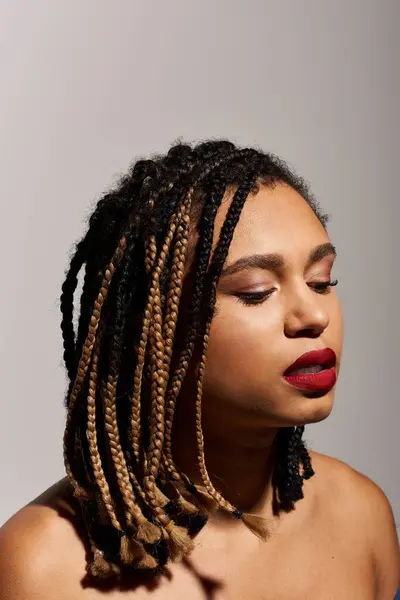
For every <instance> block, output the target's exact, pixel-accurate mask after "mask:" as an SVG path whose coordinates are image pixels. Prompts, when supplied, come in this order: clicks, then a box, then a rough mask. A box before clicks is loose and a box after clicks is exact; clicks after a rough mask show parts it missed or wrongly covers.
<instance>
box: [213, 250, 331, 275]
mask: <svg viewBox="0 0 400 600" xmlns="http://www.w3.org/2000/svg"><path fill="white" fill-rule="evenodd" d="M332 254H333V256H334V257H336V256H337V253H336V248H335V246H334V245H333V244H331V243H329V242H327V243H325V244H321V245H319V246H317V247H316V248H314V249H313V250H311V252H310V254H309V256H308V259H307V264H306V269H308V268H309V267H311V266H312V265H313V264H315V263H317V262H319V261H320V260H322V259H323V258H325V257H327V256H331V255H332ZM284 267H285V259H284V257H283V256H282V254H276V253H273V254H252V255H250V256H243V257H242V258H239V259H238V260H236V261H235V262H234V263H232V264H231V265H228V266H227V267H225V269H224V270H223V271H222V273H221V277H220V279H222V277H227V276H228V275H235V274H236V273H239V272H240V271H244V270H246V269H264V270H267V271H279V270H281V269H283V268H284Z"/></svg>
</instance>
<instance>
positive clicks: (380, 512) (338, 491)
mask: <svg viewBox="0 0 400 600" xmlns="http://www.w3.org/2000/svg"><path fill="white" fill-rule="evenodd" d="M310 455H311V459H312V463H313V467H314V470H315V472H316V477H315V478H316V480H318V479H319V486H320V489H321V496H322V497H323V498H324V499H326V501H327V504H328V505H329V507H330V509H331V510H334V511H337V515H338V517H339V518H340V522H341V523H342V525H343V526H344V527H347V526H349V528H351V530H352V531H355V532H358V536H359V541H360V542H362V543H363V544H365V545H366V547H367V548H368V549H369V551H370V555H371V557H372V560H373V564H374V568H375V574H376V579H377V587H378V589H379V590H383V591H382V592H379V596H378V598H380V597H382V598H386V597H388V598H389V597H390V594H391V593H392V591H393V590H395V591H397V587H398V586H399V585H400V550H399V540H398V535H397V529H396V523H395V519H394V514H393V510H392V507H391V505H390V502H389V500H388V498H387V496H386V494H385V493H384V491H383V490H382V489H381V488H380V487H379V486H378V485H377V484H376V483H375V482H374V481H372V480H371V479H370V478H369V477H367V476H366V475H364V474H362V473H360V472H359V471H357V470H356V469H353V468H352V467H350V466H349V465H348V464H346V463H345V462H343V461H341V460H338V459H335V458H332V457H329V456H326V455H324V454H320V453H318V452H310ZM394 593H395V592H394ZM385 594H386V595H385ZM393 595H394V594H393Z"/></svg>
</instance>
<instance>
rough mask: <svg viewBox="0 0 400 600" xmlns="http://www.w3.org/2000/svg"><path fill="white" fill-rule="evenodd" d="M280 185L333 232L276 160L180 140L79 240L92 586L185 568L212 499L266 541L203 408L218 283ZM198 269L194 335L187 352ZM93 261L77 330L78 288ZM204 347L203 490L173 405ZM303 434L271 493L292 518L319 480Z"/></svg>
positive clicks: (295, 432) (81, 415)
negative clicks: (268, 192)
mask: <svg viewBox="0 0 400 600" xmlns="http://www.w3.org/2000/svg"><path fill="white" fill-rule="evenodd" d="M280 182H281V183H285V184H287V185H289V186H291V187H292V188H294V189H295V190H296V191H298V192H299V193H300V194H301V195H302V196H303V198H304V199H305V200H306V201H307V202H308V203H309V204H310V206H311V207H312V209H313V210H314V212H315V214H316V215H317V217H318V218H319V220H320V221H321V223H322V224H323V225H324V226H325V225H326V221H327V217H326V216H324V215H322V214H321V213H320V211H319V207H318V204H317V203H316V201H315V199H314V198H313V197H312V196H311V195H310V192H309V190H308V187H307V185H306V184H305V182H304V181H303V180H302V179H301V178H299V177H298V176H297V175H296V174H295V173H293V172H292V171H291V170H290V169H289V168H288V166H287V165H286V164H285V163H284V162H283V161H282V160H280V159H279V158H277V157H276V156H274V155H271V154H265V153H263V152H261V151H259V150H256V149H252V148H244V149H243V148H238V147H236V146H235V145H234V144H232V143H230V142H228V141H209V142H205V143H201V144H198V145H196V146H190V145H187V144H183V143H179V144H177V145H175V146H173V147H172V148H171V149H170V150H169V152H168V153H167V154H166V155H164V156H161V155H157V156H155V157H153V158H152V159H151V160H139V161H138V162H136V163H135V164H134V165H133V167H132V168H131V170H130V171H129V173H128V174H127V175H125V176H124V177H123V178H122V179H121V181H120V182H119V184H118V185H117V186H116V188H115V189H114V190H112V191H110V192H108V193H107V194H105V195H104V197H103V198H102V199H101V200H100V201H99V202H98V203H97V206H96V208H95V210H94V212H93V213H92V215H91V216H90V218H89V226H88V230H87V232H86V235H85V236H84V237H83V239H82V240H81V241H79V243H77V244H76V248H75V252H74V254H73V256H72V258H71V261H70V266H69V270H68V271H67V273H66V278H65V281H64V283H63V285H62V294H61V312H62V323H61V329H62V334H63V341H64V361H65V366H66V371H67V374H68V379H69V386H68V391H67V395H66V407H67V419H66V427H65V434H64V459H65V467H66V472H67V475H68V478H69V480H70V482H71V484H72V486H73V489H74V495H75V496H76V498H78V500H79V503H80V505H81V509H82V515H83V518H84V522H85V525H86V530H87V536H88V541H89V547H90V550H91V558H90V561H89V564H88V573H89V574H90V575H91V576H93V577H95V578H104V577H109V576H114V575H116V576H118V574H119V573H121V570H123V569H124V568H135V569H139V570H149V569H150V570H154V569H157V568H159V567H161V566H163V565H164V564H165V563H166V562H167V561H168V560H169V559H172V560H181V559H182V558H183V557H185V556H186V555H187V554H188V553H189V552H190V551H191V550H192V548H193V540H192V537H193V535H194V533H196V532H197V531H198V530H199V529H200V528H201V527H202V526H203V525H204V524H205V522H206V519H207V509H206V508H205V507H207V508H209V505H210V503H214V504H215V505H216V506H217V507H218V508H220V509H222V510H224V511H226V512H228V513H230V514H231V515H232V516H233V517H234V518H237V519H241V520H242V521H243V522H244V523H245V524H246V525H247V526H248V527H249V528H250V529H251V530H252V531H253V532H254V533H255V534H256V535H259V536H260V537H261V538H264V539H266V538H267V537H268V535H269V530H268V526H267V523H266V522H265V520H263V519H262V518H260V517H257V516H254V515H248V514H244V513H242V512H241V511H240V510H238V509H237V508H236V507H235V506H233V505H232V504H230V503H229V502H228V501H227V500H226V499H225V498H223V496H222V495H221V494H220V493H219V492H218V490H217V489H216V488H215V487H214V485H213V483H212V482H211V479H210V477H209V475H208V472H207V467H206V460H205V455H204V443H203V432H202V423H201V400H202V387H203V377H204V370H205V362H206V357H207V345H208V339H209V331H210V325H211V321H212V318H213V315H214V311H215V303H216V286H217V283H218V279H219V276H220V274H221V271H222V268H223V265H224V262H225V260H226V257H227V254H228V250H229V246H230V243H231V240H232V237H233V233H234V230H235V227H236V225H237V223H238V221H239V218H240V214H241V210H242V208H243V205H244V203H245V201H246V199H247V197H248V195H249V194H250V193H253V192H255V191H256V190H257V189H258V186H259V185H260V184H262V185H266V186H274V185H276V184H277V183H280ZM228 189H230V190H232V191H233V192H234V196H233V201H232V203H231V205H230V208H229V211H228V214H227V216H226V219H225V222H224V225H223V227H222V230H221V233H220V236H219V241H218V245H217V247H216V249H215V251H214V252H213V254H212V253H211V251H212V243H213V233H214V220H215V216H216V214H217V211H218V208H219V206H220V204H221V202H222V200H223V198H224V195H225V193H226V191H227V190H228ZM189 263H190V265H191V277H190V289H189V291H188V292H187V286H189V283H186V281H187V280H186V279H185V294H187V296H188V298H189V302H188V305H187V307H186V308H185V327H184V339H183V340H180V342H179V343H178V335H177V324H178V317H179V316H180V315H181V314H182V310H183V309H182V306H181V305H182V303H181V298H182V293H183V282H184V276H185V269H186V268H187V265H188V264H189ZM83 266H85V274H84V280H83V288H82V294H81V299H80V314H79V322H78V326H77V331H75V328H74V322H73V315H74V292H75V289H76V287H77V284H78V275H79V272H80V270H81V269H82V267H83ZM204 307H206V308H205V310H204ZM199 340H200V341H201V351H200V356H201V359H200V366H199V369H198V375H197V395H196V440H197V448H198V468H199V472H200V474H201V478H202V486H197V485H195V484H194V483H193V482H192V481H190V480H189V479H188V477H187V476H186V475H185V474H184V473H182V472H180V471H179V469H178V467H177V466H176V465H175V463H174V459H173V455H172V426H173V418H174V411H175V405H176V401H177V398H178V396H179V393H180V390H181V387H182V383H183V381H184V379H185V376H186V374H187V371H188V367H189V362H190V359H191V357H192V355H193V351H194V348H195V344H197V342H198V341H199ZM303 431H304V427H289V428H282V429H281V430H280V431H279V434H278V437H277V459H276V468H275V472H274V485H275V486H276V489H277V492H278V495H279V502H280V505H281V506H282V507H283V508H284V509H285V510H289V509H290V508H293V506H294V503H295V502H296V501H297V500H298V499H299V498H302V497H303V494H302V487H303V480H304V479H308V478H309V477H311V476H312V475H313V470H312V466H311V461H310V457H309V454H308V452H307V449H306V447H305V445H304V442H303V441H302V435H303ZM301 467H303V469H302V474H300V469H301Z"/></svg>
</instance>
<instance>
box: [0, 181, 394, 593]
mask: <svg viewBox="0 0 400 600" xmlns="http://www.w3.org/2000/svg"><path fill="white" fill-rule="evenodd" d="M229 202H230V196H227V198H226V201H225V202H224V204H223V205H222V207H221V209H220V211H219V213H218V216H217V222H216V235H217V233H218V231H219V228H220V227H221V225H222V222H223V220H224V217H225V214H226V210H227V209H228V206H229ZM327 241H329V240H328V236H327V233H326V231H325V230H324V228H323V227H322V225H321V224H320V223H319V221H318V219H317V218H316V217H315V215H314V213H313V212H312V210H311V209H310V208H309V206H308V205H307V203H306V202H305V201H304V200H303V199H302V198H301V197H300V196H299V195H298V194H297V193H296V192H294V191H293V190H291V189H289V188H287V187H285V186H277V187H276V188H275V190H268V189H264V188H262V189H261V190H260V191H259V193H258V194H257V195H255V196H253V197H250V198H249V199H248V201H247V202H246V205H245V208H244V210H243V213H242V215H241V218H240V221H239V224H238V226H237V228H236V231H235V235H234V238H233V241H232V245H231V248H230V252H229V255H228V259H227V264H232V263H233V262H234V261H235V260H236V259H237V258H240V257H243V256H247V255H249V254H264V253H270V252H275V253H276V252H279V253H281V254H283V255H284V257H285V261H286V263H287V265H286V268H285V269H283V270H282V271H280V272H279V273H273V272H271V271H264V270H260V269H252V270H247V271H245V272H242V273H240V274H237V275H234V276H231V277H227V278H224V279H221V281H220V284H219V287H218V300H217V311H218V312H217V315H216V316H215V319H214V321H213V323H212V329H211V335H210V345H209V352H208V360H207V366H206V376H205V385H204V396H203V426H204V436H205V443H206V459H207V465H208V468H209V472H210V474H211V473H212V478H213V481H214V483H215V485H217V486H218V488H219V489H222V491H223V492H224V494H225V495H226V497H227V498H228V499H229V500H231V501H232V502H234V503H236V504H237V505H238V506H240V508H243V509H245V510H249V509H251V510H255V511H257V513H258V514H263V515H265V516H266V517H268V518H271V519H272V528H273V532H274V533H273V536H272V538H271V539H270V540H269V541H268V542H267V543H263V542H261V541H260V540H258V539H257V538H256V537H255V536H253V535H252V534H251V533H250V532H249V531H248V530H247V529H245V527H244V526H243V525H242V524H241V523H240V522H237V521H234V520H232V519H227V518H224V516H223V515H219V514H216V515H213V516H212V517H211V518H210V522H209V524H208V525H207V526H206V527H205V528H204V529H203V530H202V531H201V532H200V534H199V536H198V543H197V545H196V549H195V550H194V552H193V554H192V555H191V557H190V560H189V561H187V562H186V563H184V564H181V565H171V566H170V567H169V570H168V573H167V575H165V576H162V577H160V578H159V580H156V581H155V582H154V586H149V585H145V584H144V583H143V582H142V581H141V580H139V579H136V580H135V581H127V582H126V585H125V587H124V588H123V589H116V590H112V591H107V592H106V591H105V590H103V591H102V590H99V589H95V588H93V587H85V586H84V585H82V580H83V578H84V575H85V546H84V543H83V541H82V539H83V535H82V531H81V529H80V525H79V519H78V518H77V516H76V514H75V504H74V500H73V499H72V497H71V491H70V489H69V486H68V484H67V483H66V482H65V481H62V482H60V483H59V484H56V485H55V486H54V487H53V488H51V489H50V490H48V491H47V492H46V493H45V494H44V495H43V496H42V497H40V498H39V499H37V500H36V501H35V502H34V503H32V504H31V505H29V506H27V507H25V508H24V509H22V510H21V511H20V512H19V513H17V515H15V516H14V517H13V518H12V519H11V520H10V521H9V522H8V523H7V524H6V525H5V526H4V527H3V528H2V529H1V530H0V600H22V599H24V600H38V599H40V600H50V599H52V600H53V599H54V598H57V600H64V599H65V600H78V599H79V598H86V599H88V600H89V599H93V600H95V599H98V598H102V597H108V598H123V597H126V598H138V599H139V600H140V599H141V598H155V599H158V598H160V599H161V600H168V599H169V598H171V599H174V600H179V599H180V598H185V599H186V598H190V599H191V600H197V599H199V600H200V599H213V600H224V599H228V598H229V599H230V600H239V599H247V598H257V599H259V600H269V599H271V600H272V599H274V600H286V599H289V598H290V599H292V598H294V597H296V598H302V599H303V598H304V599H305V598H307V599H309V600H314V599H315V600H317V599H318V600H324V599H326V600H327V599H328V598H329V599H331V598H332V599H333V598H334V599H337V600H343V599H344V598H351V599H352V600H393V598H394V595H395V593H396V589H397V586H398V584H399V580H400V559H399V546H398V540H397V535H396V530H395V526H394V520H393V513H392V510H391V507H390V504H389V502H388V500H387V498H386V497H385V495H384V494H383V492H382V491H381V490H380V488H379V487H378V486H376V484H374V483H373V482H372V481H370V480H369V479H368V478H366V477H365V476H363V475H361V474H360V473H357V472H356V471H354V470H353V469H351V468H350V467H348V466H347V465H345V464H344V463H342V462H340V461H337V460H334V459H332V458H329V457H326V456H322V455H320V454H317V453H314V452H312V453H311V456H312V461H313V466H314V469H315V471H316V475H315V477H313V478H312V479H310V480H309V481H306V482H305V485H304V493H305V497H304V499H303V500H301V501H300V502H298V503H297V504H296V509H295V510H294V511H292V512H291V513H284V514H281V515H279V516H272V507H271V487H270V473H271V469H272V463H273V457H272V455H271V453H270V448H271V445H272V442H273V439H274V436H275V434H276V431H277V428H279V427H283V426H289V425H295V424H306V423H315V422H318V421H321V420H322V419H324V418H326V417H327V416H328V415H329V414H330V412H331V410H332V405H333V397H334V389H333V390H331V391H330V392H329V393H326V394H325V395H323V396H320V397H318V398H315V397H314V398H311V397H309V395H307V394H305V393H301V392H299V391H298V390H295V389H294V388H291V387H290V386H289V385H288V384H287V383H286V382H285V381H284V380H283V379H282V373H283V371H284V370H285V369H286V368H287V367H288V366H289V365H290V364H291V363H292V362H293V361H294V360H295V359H296V358H297V357H298V356H300V355H301V354H303V353H304V352H307V351H309V350H313V349H319V348H325V347H330V348H332V349H333V350H334V351H335V352H336V354H337V356H338V368H339V366H340V356H341V347H342V318H341V311H340V306H339V302H338V299H337V296H336V294H335V291H334V289H330V290H328V291H327V292H326V293H325V294H319V293H318V292H317V291H316V290H315V289H313V287H312V284H313V283H316V282H323V281H329V279H330V275H331V269H332V265H333V256H329V257H326V258H324V259H323V260H321V261H319V262H318V263H316V264H314V265H313V266H311V267H309V268H308V269H305V265H306V262H307V257H308V255H309V252H310V251H311V250H312V249H313V248H314V247H315V246H317V245H320V244H323V243H325V242H327ZM270 289H273V290H274V291H273V293H272V294H271V296H270V297H269V298H268V299H267V300H266V301H265V303H263V304H260V305H258V306H245V305H244V304H242V303H240V302H239V301H238V299H237V297H236V296H235V294H237V293H238V292H243V291H246V292H249V291H261V290H270ZM193 370H194V371H195V370H196V365H194V367H193ZM192 407H193V378H189V379H188V382H187V383H186V385H185V387H184V389H183V392H182V398H181V399H180V402H179V409H178V412H177V418H176V424H175V430H174V451H175V453H176V457H177V461H178V463H179V464H180V465H181V466H182V468H183V469H184V470H185V471H186V472H187V473H188V474H190V475H191V476H192V477H193V478H197V471H196V467H195V465H196V461H195V447H194V445H193V439H194V435H193V429H191V427H190V424H191V423H192V421H193V419H192V415H191V412H192Z"/></svg>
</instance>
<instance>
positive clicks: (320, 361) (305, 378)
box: [283, 348, 337, 391]
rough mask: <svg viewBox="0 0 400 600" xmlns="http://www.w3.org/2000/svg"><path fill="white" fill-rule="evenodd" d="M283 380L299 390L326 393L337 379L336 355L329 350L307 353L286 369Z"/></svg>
mask: <svg viewBox="0 0 400 600" xmlns="http://www.w3.org/2000/svg"><path fill="white" fill-rule="evenodd" d="M299 369H301V371H300V372H298V370H299ZM303 369H306V371H305V372H304V371H302V370H303ZM283 378H284V379H285V381H287V382H288V383H289V384H290V385H292V386H293V387H296V388H298V389H300V390H306V391H323V390H326V391H328V390H330V389H331V388H333V386H334V385H335V383H336V379H337V373H336V354H335V353H334V351H333V350H332V349H331V348H325V349H324V350H313V351H312V352H307V353H306V354H303V355H302V356H300V358H298V359H297V360H296V361H295V362H294V363H293V364H292V365H291V366H290V367H289V368H288V369H286V371H285V372H284V374H283Z"/></svg>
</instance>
